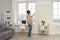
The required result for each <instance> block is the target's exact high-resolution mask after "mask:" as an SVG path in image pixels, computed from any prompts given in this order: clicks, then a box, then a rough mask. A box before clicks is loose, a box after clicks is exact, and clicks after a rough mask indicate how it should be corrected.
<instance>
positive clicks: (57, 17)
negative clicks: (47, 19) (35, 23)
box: [53, 2, 60, 22]
mask: <svg viewBox="0 0 60 40" xmlns="http://www.w3.org/2000/svg"><path fill="white" fill-rule="evenodd" d="M53 19H54V21H57V22H60V2H53Z"/></svg>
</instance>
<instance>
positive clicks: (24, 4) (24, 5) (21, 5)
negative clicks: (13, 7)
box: [18, 3, 26, 9]
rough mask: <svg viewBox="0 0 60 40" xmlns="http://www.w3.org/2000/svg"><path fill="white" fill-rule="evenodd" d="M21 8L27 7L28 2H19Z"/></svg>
mask: <svg viewBox="0 0 60 40" xmlns="http://www.w3.org/2000/svg"><path fill="white" fill-rule="evenodd" d="M18 7H19V8H24V9H25V8H26V3H19V6H18Z"/></svg>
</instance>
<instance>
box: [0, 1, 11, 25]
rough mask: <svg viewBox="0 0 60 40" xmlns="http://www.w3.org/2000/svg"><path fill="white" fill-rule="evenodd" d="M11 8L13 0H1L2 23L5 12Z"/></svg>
mask: <svg viewBox="0 0 60 40" xmlns="http://www.w3.org/2000/svg"><path fill="white" fill-rule="evenodd" d="M11 9H12V0H0V24H2V23H4V12H6V11H7V10H10V11H11Z"/></svg>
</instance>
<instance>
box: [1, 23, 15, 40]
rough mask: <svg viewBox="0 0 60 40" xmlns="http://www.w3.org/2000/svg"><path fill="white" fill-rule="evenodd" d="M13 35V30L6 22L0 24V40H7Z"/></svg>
mask: <svg viewBox="0 0 60 40" xmlns="http://www.w3.org/2000/svg"><path fill="white" fill-rule="evenodd" d="M13 35H14V30H13V29H10V28H8V27H7V25H6V24H1V25H0V40H8V39H10V38H11V37H13Z"/></svg>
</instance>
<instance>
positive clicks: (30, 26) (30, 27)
mask: <svg viewBox="0 0 60 40" xmlns="http://www.w3.org/2000/svg"><path fill="white" fill-rule="evenodd" d="M28 28H29V31H28V37H30V36H31V31H32V25H28Z"/></svg>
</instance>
